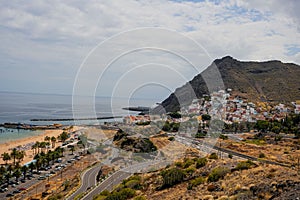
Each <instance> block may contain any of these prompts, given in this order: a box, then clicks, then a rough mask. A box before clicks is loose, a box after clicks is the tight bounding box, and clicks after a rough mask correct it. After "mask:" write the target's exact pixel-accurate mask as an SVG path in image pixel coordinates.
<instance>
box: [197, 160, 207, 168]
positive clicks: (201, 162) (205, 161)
mask: <svg viewBox="0 0 300 200" xmlns="http://www.w3.org/2000/svg"><path fill="white" fill-rule="evenodd" d="M206 163H207V159H206V158H199V159H197V161H196V168H197V169H199V168H201V167H204V166H205V165H206Z"/></svg>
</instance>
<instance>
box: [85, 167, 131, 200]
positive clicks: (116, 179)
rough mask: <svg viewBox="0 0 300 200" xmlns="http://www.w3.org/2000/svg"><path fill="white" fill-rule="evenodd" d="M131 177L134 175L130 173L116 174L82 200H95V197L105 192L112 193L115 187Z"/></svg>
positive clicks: (118, 172) (121, 172) (120, 172)
mask: <svg viewBox="0 0 300 200" xmlns="http://www.w3.org/2000/svg"><path fill="white" fill-rule="evenodd" d="M131 175H132V173H128V172H124V171H117V172H115V173H114V174H112V175H111V176H110V177H109V178H107V179H105V180H104V181H103V182H102V183H101V184H100V185H99V186H98V187H96V188H95V189H93V190H92V191H91V192H89V193H88V194H87V195H86V196H84V197H83V198H82V200H90V199H93V197H94V196H95V195H97V194H99V193H100V192H102V191H104V190H109V191H111V190H112V189H113V188H114V186H116V185H118V184H120V183H121V182H122V181H123V180H124V179H126V178H128V177H130V176H131Z"/></svg>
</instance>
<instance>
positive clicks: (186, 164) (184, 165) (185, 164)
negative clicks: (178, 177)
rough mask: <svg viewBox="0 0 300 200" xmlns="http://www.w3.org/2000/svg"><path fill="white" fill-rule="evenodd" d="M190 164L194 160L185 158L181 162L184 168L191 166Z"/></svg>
mask: <svg viewBox="0 0 300 200" xmlns="http://www.w3.org/2000/svg"><path fill="white" fill-rule="evenodd" d="M192 164H194V162H193V161H192V160H191V159H187V160H186V161H185V162H184V163H183V168H184V169H186V168H188V167H189V166H191V165H192Z"/></svg>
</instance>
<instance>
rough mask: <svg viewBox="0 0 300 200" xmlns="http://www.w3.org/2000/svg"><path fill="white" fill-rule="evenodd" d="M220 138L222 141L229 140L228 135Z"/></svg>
mask: <svg viewBox="0 0 300 200" xmlns="http://www.w3.org/2000/svg"><path fill="white" fill-rule="evenodd" d="M219 138H220V139H222V140H227V139H228V136H227V135H223V134H221V135H220V136H219Z"/></svg>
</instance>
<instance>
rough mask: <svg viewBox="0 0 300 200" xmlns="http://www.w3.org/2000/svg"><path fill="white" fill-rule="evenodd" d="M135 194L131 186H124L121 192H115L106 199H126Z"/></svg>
mask: <svg viewBox="0 0 300 200" xmlns="http://www.w3.org/2000/svg"><path fill="white" fill-rule="evenodd" d="M134 196H135V190H133V189H130V188H124V189H122V190H120V191H119V192H113V193H111V194H110V195H108V196H107V197H106V199H105V200H126V199H130V198H133V197H134Z"/></svg>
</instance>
